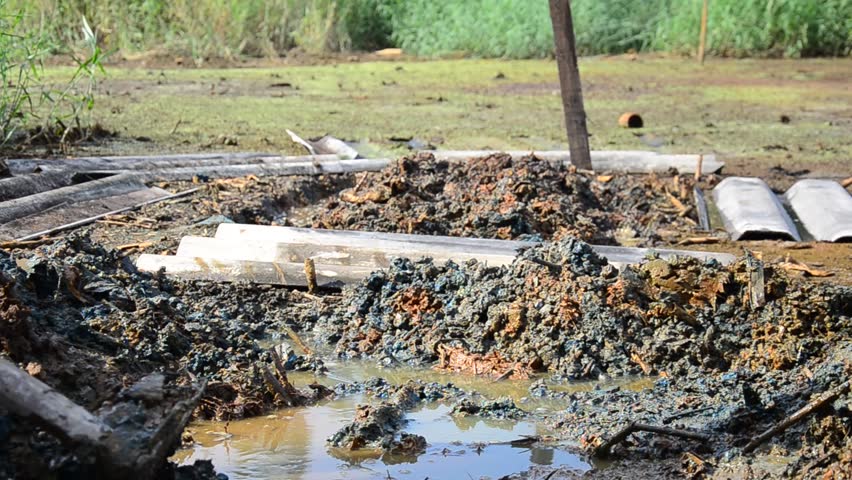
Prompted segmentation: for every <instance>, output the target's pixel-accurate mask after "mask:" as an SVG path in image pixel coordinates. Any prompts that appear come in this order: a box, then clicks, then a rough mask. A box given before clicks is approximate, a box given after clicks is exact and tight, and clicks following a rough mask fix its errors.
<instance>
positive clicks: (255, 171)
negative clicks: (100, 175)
mask: <svg viewBox="0 0 852 480" xmlns="http://www.w3.org/2000/svg"><path fill="white" fill-rule="evenodd" d="M390 163H391V160H389V159H386V158H378V159H353V160H337V159H323V160H316V161H308V162H289V161H288V162H278V163H258V164H248V165H216V166H209V167H205V166H202V167H180V168H168V169H161V170H140V171H134V172H131V173H128V174H127V175H133V176H134V177H135V178H138V179H139V180H141V181H144V182H153V181H174V180H191V179H192V178H194V177H206V178H230V177H243V176H246V175H257V176H286V175H326V174H333V173H351V172H374V171H379V170H382V169H384V168H385V167H387V166H388V165H390Z"/></svg>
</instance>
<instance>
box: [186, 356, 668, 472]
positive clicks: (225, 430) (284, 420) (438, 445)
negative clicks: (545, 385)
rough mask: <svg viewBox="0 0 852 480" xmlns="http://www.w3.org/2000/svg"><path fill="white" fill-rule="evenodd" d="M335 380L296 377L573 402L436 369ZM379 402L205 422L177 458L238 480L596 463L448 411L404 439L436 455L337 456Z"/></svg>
mask: <svg viewBox="0 0 852 480" xmlns="http://www.w3.org/2000/svg"><path fill="white" fill-rule="evenodd" d="M326 365H327V366H328V368H329V370H330V371H329V374H328V375H327V376H316V377H315V376H314V375H313V374H309V373H302V372H292V373H291V375H290V380H291V381H292V382H293V383H294V384H295V385H297V386H300V385H305V384H307V383H310V382H312V381H314V380H317V381H319V382H320V383H324V384H326V385H329V386H331V385H334V384H336V383H339V382H360V381H364V380H367V379H369V378H371V377H382V378H384V379H385V380H387V381H388V383H391V384H403V383H405V382H407V381H409V380H421V381H427V382H439V383H443V384H446V383H452V384H454V385H456V386H457V387H460V388H462V389H464V390H468V391H471V392H477V393H478V394H480V395H482V396H484V397H486V398H491V399H495V398H500V397H510V398H512V399H513V400H514V401H515V403H516V404H517V405H518V406H519V407H520V408H522V409H524V410H527V411H530V412H537V413H549V412H555V411H558V410H560V409H562V408H564V407H565V405H566V402H565V401H564V400H543V399H537V398H534V397H531V396H530V393H529V387H530V385H532V383H533V382H534V381H535V379H528V380H504V381H500V382H495V381H494V380H493V379H490V378H482V377H471V376H465V375H457V374H448V373H442V372H437V371H434V370H430V369H414V368H395V369H388V368H380V367H378V366H376V365H375V364H373V363H371V362H366V361H346V362H339V363H338V362H328V363H326ZM652 383H653V379H648V378H641V379H637V378H628V379H620V380H616V381H610V382H606V383H600V382H576V383H555V384H552V385H549V388H550V389H551V390H553V391H559V390H562V391H585V390H590V389H592V388H595V387H601V386H606V387H612V386H619V387H620V388H628V389H641V388H645V387H647V386H650V385H651V384H652ZM371 402H373V403H375V400H372V399H369V398H367V397H366V396H365V395H363V394H357V395H350V396H346V397H342V398H338V399H335V400H332V401H328V402H324V403H321V404H319V405H317V406H313V407H306V408H292V409H284V410H279V411H278V412H276V413H275V414H273V415H269V416H265V417H258V418H253V419H248V420H240V421H235V422H230V423H227V424H226V423H224V422H197V423H195V424H193V425H192V426H191V427H190V428H189V431H190V433H191V434H192V436H193V439H194V440H195V443H196V445H195V446H194V447H193V448H189V449H184V450H181V451H179V452H177V453H176V454H175V456H174V457H173V460H175V461H176V462H178V463H179V464H191V463H193V462H194V461H195V460H200V459H206V460H211V461H212V462H213V464H214V466H215V467H216V470H217V471H218V472H220V473H225V474H226V475H228V476H229V478H231V479H249V478H271V479H275V478H281V479H283V478H288V479H289V478H294V479H304V480H308V479H374V478H375V479H379V478H383V479H387V478H388V477H389V476H390V478H396V479H406V478H410V479H423V478H430V479H442V478H465V479H470V478H473V479H480V478H500V477H502V476H504V475H508V474H511V473H517V472H522V471H525V470H527V469H529V468H530V467H532V466H535V465H542V466H551V465H552V466H560V467H562V468H563V469H564V470H568V469H574V470H577V471H584V470H588V469H589V468H590V465H589V464H588V463H586V461H585V460H584V459H583V458H581V457H579V456H577V455H575V454H573V453H570V452H569V451H568V450H566V449H565V448H564V446H558V445H552V446H551V445H546V446H538V445H537V446H535V447H533V448H530V447H529V446H524V445H518V444H517V443H516V444H515V445H512V444H511V442H513V441H517V440H519V439H523V438H524V437H527V436H546V435H548V434H549V433H550V432H548V431H547V430H546V429H545V428H544V427H543V426H542V425H541V424H539V423H537V422H535V421H532V420H522V421H515V420H503V419H491V418H481V417H477V416H457V415H450V406H449V405H447V404H444V403H426V404H423V405H421V406H420V407H418V408H417V409H415V410H413V411H410V412H408V413H407V414H406V419H407V420H408V424H407V426H406V427H405V428H404V431H405V432H407V433H412V434H417V435H422V436H423V437H425V438H426V440H427V442H428V443H429V446H428V448H427V450H426V451H425V452H424V453H422V454H420V455H418V456H416V457H415V456H391V455H388V454H384V455H383V454H382V453H381V452H380V451H376V450H360V451H357V452H352V451H348V450H344V449H337V448H331V447H328V446H327V444H326V439H328V438H329V437H330V436H332V435H333V434H334V433H335V432H336V431H337V430H339V429H340V428H341V427H343V426H344V425H345V424H347V423H348V422H351V421H352V418H353V417H354V415H355V409H356V406H357V405H358V404H361V403H371Z"/></svg>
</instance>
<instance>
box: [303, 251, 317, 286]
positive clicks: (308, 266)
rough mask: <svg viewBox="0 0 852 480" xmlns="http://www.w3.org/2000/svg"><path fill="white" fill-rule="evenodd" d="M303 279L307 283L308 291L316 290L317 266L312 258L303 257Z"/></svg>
mask: <svg viewBox="0 0 852 480" xmlns="http://www.w3.org/2000/svg"><path fill="white" fill-rule="evenodd" d="M305 279H306V280H307V283H308V293H314V292H316V291H317V268H316V265H314V259H313V258H306V259H305Z"/></svg>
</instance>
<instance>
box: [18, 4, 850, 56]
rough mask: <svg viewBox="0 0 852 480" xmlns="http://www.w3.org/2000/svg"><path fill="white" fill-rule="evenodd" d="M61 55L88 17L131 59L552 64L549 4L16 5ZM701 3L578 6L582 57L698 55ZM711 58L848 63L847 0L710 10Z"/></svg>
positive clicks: (721, 6)
mask: <svg viewBox="0 0 852 480" xmlns="http://www.w3.org/2000/svg"><path fill="white" fill-rule="evenodd" d="M10 2H11V3H10V5H11V6H12V7H20V8H23V9H24V10H25V11H26V12H27V16H26V17H25V18H24V23H25V24H26V25H27V26H28V27H29V28H32V29H37V30H38V31H41V32H44V34H45V35H46V37H47V38H49V39H50V40H51V41H52V42H53V44H54V45H67V44H68V42H69V40H72V39H73V36H74V32H75V31H76V28H75V26H74V23H75V22H76V21H77V19H79V18H80V17H81V16H85V17H86V18H89V19H90V20H91V21H92V22H93V24H94V25H97V27H98V28H99V30H100V31H101V32H102V34H103V38H102V42H103V45H104V46H106V47H108V48H118V49H121V50H122V51H124V52H125V53H130V52H146V53H150V52H153V53H162V54H165V55H189V56H192V57H193V58H195V59H199V60H200V59H204V58H207V57H225V58H234V57H237V56H243V55H247V56H277V55H281V54H284V53H286V52H288V51H290V50H291V49H294V48H298V49H301V50H304V51H308V52H311V53H319V52H334V51H349V50H369V49H375V48H381V47H388V46H399V47H402V48H404V49H405V50H407V51H409V52H411V53H415V54H418V55H425V56H434V55H443V54H447V53H451V52H464V53H466V54H472V55H478V56H485V57H511V58H531V57H546V56H549V55H550V54H551V51H552V45H553V43H552V31H551V25H550V17H549V15H548V3H547V2H546V1H545V0H465V1H457V0H243V1H238V2H237V1H232V0H196V1H189V0H35V1H34V0H10ZM701 3H702V2H701V0H643V1H635V0H574V1H573V2H572V6H573V10H574V17H575V22H574V26H575V29H576V34H577V41H578V46H579V49H580V52H581V53H583V54H599V53H620V52H628V51H632V50H633V51H673V52H693V51H694V50H695V48H696V44H697V37H698V30H699V22H700V18H701ZM708 38H709V45H708V50H709V52H710V53H712V54H717V55H729V56H748V55H757V56H792V57H799V56H816V55H830V56H838V55H849V54H850V48H852V0H712V1H711V2H710V21H709V35H708Z"/></svg>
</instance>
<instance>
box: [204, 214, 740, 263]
mask: <svg viewBox="0 0 852 480" xmlns="http://www.w3.org/2000/svg"><path fill="white" fill-rule="evenodd" d="M216 239H219V240H230V241H233V242H247V241H251V242H258V243H264V242H265V243H272V244H275V243H282V244H304V245H313V246H315V247H314V248H315V249H316V250H315V251H317V252H321V251H322V249H321V248H320V247H322V248H328V247H331V246H334V247H340V248H348V249H351V250H365V251H391V252H403V253H405V252H407V254H408V255H420V256H431V257H433V258H471V257H473V258H486V257H485V255H490V256H492V257H491V259H492V261H493V262H495V263H493V264H498V263H497V262H502V263H506V258H508V256H514V255H515V254H516V253H517V251H518V250H519V249H520V248H524V247H531V246H534V245H536V243H535V242H520V241H515V240H495V239H485V238H469V237H445V236H437V235H411V234H405V233H377V232H359V231H351V230H321V229H310V228H296V227H278V226H269V225H243V224H237V223H223V224H221V225H219V227H218V229H217V230H216ZM266 248H273V247H266ZM592 248H593V249H594V250H595V251H596V252H597V253H598V254H599V255H602V256H604V257H607V259H608V260H610V262H611V263H613V264H622V265H623V264H628V263H641V262H642V261H644V259H645V258H646V257H647V256H648V255H650V254H651V253H653V252H656V253H657V254H659V255H660V256H662V257H663V258H671V257H673V256H676V255H681V256H691V257H695V258H699V259H704V260H706V259H711V258H712V259H715V260H718V261H719V262H721V263H730V262H732V261H734V259H735V257H734V256H733V255H730V254H726V253H713V252H701V251H691V250H673V249H663V248H631V247H616V246H604V245H592ZM243 250H246V251H248V250H250V249H248V248H245V249H243ZM329 251H334V250H329ZM459 256H462V257H459ZM500 257H503V258H502V259H501V258H500ZM247 259H249V258H247ZM301 260H304V258H301ZM502 263H500V264H502ZM489 264H492V263H491V262H489Z"/></svg>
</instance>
